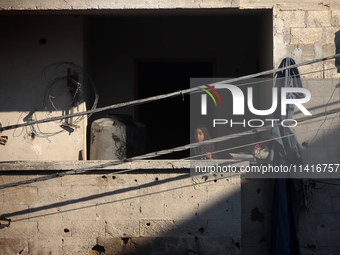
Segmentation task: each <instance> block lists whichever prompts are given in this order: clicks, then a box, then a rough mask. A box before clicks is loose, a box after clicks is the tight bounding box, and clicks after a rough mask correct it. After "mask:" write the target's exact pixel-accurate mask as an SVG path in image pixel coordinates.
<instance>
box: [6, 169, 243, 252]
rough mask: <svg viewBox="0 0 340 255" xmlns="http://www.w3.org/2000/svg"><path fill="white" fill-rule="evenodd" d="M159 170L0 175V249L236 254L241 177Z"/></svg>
mask: <svg viewBox="0 0 340 255" xmlns="http://www.w3.org/2000/svg"><path fill="white" fill-rule="evenodd" d="M161 171H162V172H160V171H159V170H156V171H153V170H147V171H140V170H139V171H134V174H130V173H125V174H119V173H112V172H99V173H95V174H88V175H78V176H77V175H76V176H64V177H59V178H52V179H49V180H46V181H44V182H35V183H32V184H29V185H27V186H22V185H19V186H15V183H18V182H20V181H27V180H31V179H34V178H39V177H42V176H44V174H48V173H47V172H40V173H39V174H37V175H35V174H34V175H31V174H29V175H27V174H24V175H16V174H13V173H11V174H8V175H2V176H1V177H0V181H1V182H0V185H6V184H9V183H10V184H11V185H13V184H14V187H12V188H6V189H3V190H1V195H0V215H3V216H5V217H6V218H7V219H11V223H10V226H9V227H5V228H3V229H0V239H1V240H0V250H1V254H19V252H20V254H72V255H73V254H224V253H225V252H227V254H241V253H240V249H241V193H240V187H241V186H240V185H241V183H240V178H239V176H238V177H231V176H224V177H223V179H218V178H212V179H211V178H209V179H208V180H205V179H202V178H190V176H189V174H188V173H185V172H182V173H181V172H177V173H174V172H173V171H172V172H168V171H167V170H165V169H163V170H161ZM165 171H166V172H165ZM3 222H4V221H3ZM104 250H105V252H103V251H104ZM96 251H97V252H96ZM98 251H102V253H99V252H98Z"/></svg>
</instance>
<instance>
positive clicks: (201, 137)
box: [195, 129, 204, 142]
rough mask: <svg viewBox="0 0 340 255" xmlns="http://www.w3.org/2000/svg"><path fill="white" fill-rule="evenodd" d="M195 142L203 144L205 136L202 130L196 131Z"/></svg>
mask: <svg viewBox="0 0 340 255" xmlns="http://www.w3.org/2000/svg"><path fill="white" fill-rule="evenodd" d="M195 140H196V142H202V141H203V140H204V134H203V132H202V130H201V129H196V131H195Z"/></svg>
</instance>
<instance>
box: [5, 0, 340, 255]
mask: <svg viewBox="0 0 340 255" xmlns="http://www.w3.org/2000/svg"><path fill="white" fill-rule="evenodd" d="M1 7H2V8H3V9H4V10H5V12H6V10H11V9H17V10H20V9H21V10H22V9H30V10H33V9H42V10H45V9H56V10H58V9H63V10H71V9H82V10H86V9H90V10H93V9H101V8H103V9H115V8H117V9H118V8H120V9H124V8H132V9H137V8H146V9H148V8H156V9H158V8H160V9H161V8H175V7H180V8H230V7H235V8H249V9H256V8H257V9H263V8H264V9H271V10H272V12H273V67H277V66H278V65H279V63H280V62H281V60H282V58H284V57H292V58H294V59H295V60H296V62H302V61H305V60H311V59H314V58H319V57H324V56H328V55H332V54H334V53H335V52H337V45H336V43H337V41H336V40H335V39H336V33H337V32H338V31H339V24H340V22H339V20H340V7H339V5H338V4H337V3H336V2H334V1H329V2H325V3H319V2H317V1H299V2H298V1H290V2H285V3H284V4H279V3H276V1H269V0H268V1H251V0H249V1H201V2H189V1H184V2H177V1H176V2H175V1H173V2H171V3H169V2H162V1H152V2H150V3H149V4H143V5H141V4H140V3H135V2H131V1H130V2H129V4H128V5H127V4H123V3H121V2H116V3H115V6H112V5H111V4H110V3H108V2H107V1H101V2H100V3H98V5H96V4H94V2H91V4H89V5H87V6H85V5H82V4H80V3H77V4H76V3H74V4H73V5H71V4H67V3H64V4H63V5H56V4H55V3H49V2H44V3H36V4H34V5H30V4H29V3H27V4H26V5H23V4H21V5H18V4H17V5H16V4H15V3H11V2H8V1H6V2H2V3H1ZM47 43H48V41H47ZM79 64H81V63H79ZM334 66H335V61H329V62H325V63H321V64H315V65H311V66H307V67H304V68H301V69H300V72H301V73H302V74H303V75H302V76H303V78H304V85H305V87H306V88H307V89H309V90H310V91H311V93H312V95H316V97H315V98H313V100H312V101H311V102H309V105H308V109H309V110H310V111H311V112H312V113H314V112H318V111H322V110H327V109H331V108H332V107H337V104H338V101H339V86H338V83H339V81H338V77H339V74H338V72H337V69H334ZM23 86H24V85H23ZM1 87H3V85H1ZM296 114H297V116H298V115H299V113H298V112H297V113H296ZM296 131H297V135H298V139H299V141H300V142H301V143H304V146H303V152H304V154H303V155H304V160H305V162H307V163H318V162H319V160H323V161H324V162H326V163H328V162H331V161H332V162H333V161H334V162H335V163H339V156H340V155H339V154H340V149H339V142H338V137H339V136H338V135H339V116H338V114H334V115H331V116H327V117H323V118H321V119H318V120H316V121H313V122H310V123H309V124H308V125H307V126H301V127H299V126H298V127H296ZM2 148H3V147H2ZM60 151H63V150H62V149H61V150H60ZM6 159H11V160H16V159H17V158H10V157H9V158H6ZM322 163H323V162H322ZM39 174H41V173H25V174H22V173H14V174H13V173H10V174H8V173H7V174H3V175H2V177H1V180H2V183H3V184H5V183H15V182H17V181H20V180H26V179H29V178H33V177H36V176H37V175H39ZM44 174H46V173H44ZM182 175H183V173H182V174H171V173H162V174H159V173H157V174H147V173H143V174H126V175H122V176H116V175H115V174H112V173H110V174H108V173H101V174H99V175H79V176H77V175H76V176H68V177H67V178H64V177H63V178H56V179H54V180H49V181H48V182H45V183H40V184H31V185H29V186H22V187H20V186H19V187H16V188H11V189H4V190H2V196H1V198H2V200H0V202H1V203H2V206H1V208H2V209H1V210H2V213H3V214H5V215H6V216H7V218H10V219H11V220H12V221H13V222H11V225H10V227H6V228H4V229H0V231H1V232H0V235H2V237H1V238H2V240H1V249H2V251H4V253H5V254H13V253H21V254H46V253H48V252H51V253H52V254H53V253H54V254H76V252H79V254H87V253H90V254H91V253H92V254H96V253H97V254H98V253H100V252H102V253H103V252H104V249H105V253H107V254H117V253H118V254H119V252H120V253H122V254H129V253H130V254H132V253H133V252H134V251H135V250H136V249H137V247H144V248H145V247H146V248H145V249H146V251H145V253H147V252H148V251H150V249H149V248H148V247H150V246H152V247H153V249H155V250H154V251H153V253H151V254H171V253H172V252H173V251H174V250H176V249H177V251H179V252H175V254H238V253H240V252H241V251H242V253H243V254H271V253H270V240H271V232H270V230H271V202H272V183H271V181H270V180H242V182H239V181H230V180H228V181H227V180H224V181H219V180H217V182H214V181H213V182H211V183H210V182H207V183H206V182H204V183H200V182H201V181H202V180H199V182H198V183H195V182H194V180H192V179H190V178H187V179H186V178H184V179H182ZM156 178H158V179H157V180H156ZM166 180H168V181H169V182H167V183H166ZM162 181H164V182H162ZM193 182H194V183H193ZM154 184H157V185H154ZM296 184H297V188H298V190H299V191H300V193H303V190H302V188H301V185H300V184H301V183H300V181H297V183H296ZM143 185H144V186H143ZM338 185H339V182H338V180H313V181H312V182H311V186H310V189H311V194H312V196H311V198H310V204H309V205H308V207H309V210H306V209H302V211H301V214H300V246H301V249H302V252H303V254H329V253H337V252H339V250H340V247H339V237H340V233H339V229H340V227H339V223H338V216H339V212H340V211H339V208H338V207H339V206H338V204H339V199H340V193H339V186H338ZM185 186H188V188H185ZM135 187H136V188H135ZM177 187H178V190H173V191H170V190H171V189H176V188H177ZM222 194H223V195H222ZM144 195H145V196H144ZM191 199H193V201H192V200H191ZM215 199H216V200H215ZM239 203H240V204H241V205H240V204H239ZM198 204H200V205H202V204H203V205H204V206H206V208H205V210H204V212H202V214H201V216H202V218H197V217H199V215H200V212H199V210H200V209H199V208H201V207H199V206H198ZM169 208H171V209H169ZM196 213H197V215H195V214H196ZM240 219H241V220H240ZM240 225H241V227H240ZM226 229H227V231H226ZM124 234H125V235H124ZM235 237H237V238H235ZM239 248H240V249H241V251H240V249H239ZM157 249H159V250H157ZM206 249H208V250H206ZM214 249H221V250H217V251H216V250H214ZM141 250H143V249H142V248H140V249H139V251H141ZM222 250H223V251H222Z"/></svg>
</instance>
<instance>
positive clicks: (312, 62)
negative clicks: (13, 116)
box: [0, 54, 340, 133]
mask: <svg viewBox="0 0 340 255" xmlns="http://www.w3.org/2000/svg"><path fill="white" fill-rule="evenodd" d="M338 57H340V54H335V55H331V56H328V57H325V58H319V59H314V60H310V61H306V62H303V63H300V64H295V65H291V66H286V67H281V68H277V69H272V70H268V71H263V72H259V73H256V74H250V75H246V76H242V77H238V78H233V79H229V80H225V81H220V82H216V83H212V84H210V85H211V86H215V85H218V84H227V83H232V82H237V81H241V80H246V79H251V78H255V77H259V76H262V75H268V74H273V73H277V72H280V71H283V70H287V69H292V68H296V67H300V66H305V65H310V64H314V63H317V62H323V61H326V60H330V59H334V58H338ZM200 87H202V86H197V87H194V88H190V89H185V90H180V91H177V92H172V93H168V94H163V95H158V96H153V97H148V98H144V99H138V100H133V101H129V102H124V103H119V104H114V105H110V106H105V107H101V108H96V109H91V110H88V111H84V112H78V113H73V114H68V115H64V116H56V117H52V118H46V119H42V120H37V121H31V122H27V123H21V124H15V125H9V126H4V127H2V126H1V124H0V133H1V132H2V131H5V130H11V129H16V128H20V127H25V126H30V125H35V124H41V123H47V122H52V121H57V120H63V119H65V118H71V117H78V116H83V115H88V114H93V113H98V112H103V111H107V110H113V109H118V108H123V107H127V106H135V105H140V104H144V103H149V102H153V101H156V100H161V99H165V98H170V97H176V96H182V97H183V96H184V95H186V94H189V93H191V92H194V91H198V90H199V88H200Z"/></svg>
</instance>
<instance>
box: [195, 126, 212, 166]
mask: <svg viewBox="0 0 340 255" xmlns="http://www.w3.org/2000/svg"><path fill="white" fill-rule="evenodd" d="M194 132H195V133H194V135H195V141H196V142H198V143H200V142H203V141H207V140H210V139H211V137H210V134H209V131H208V129H207V128H206V127H205V126H203V125H199V126H197V127H196V128H195V131H194ZM215 151H216V149H215V145H214V144H212V143H210V144H203V145H200V146H198V147H195V148H193V152H192V156H194V157H195V158H196V159H216V156H215V155H214V154H215Z"/></svg>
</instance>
